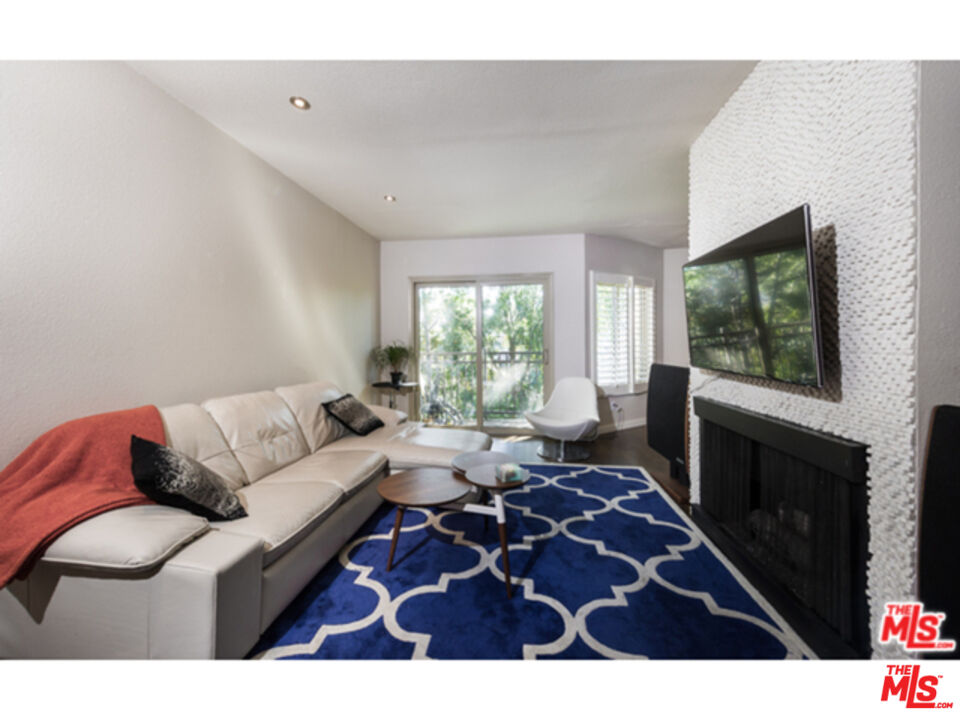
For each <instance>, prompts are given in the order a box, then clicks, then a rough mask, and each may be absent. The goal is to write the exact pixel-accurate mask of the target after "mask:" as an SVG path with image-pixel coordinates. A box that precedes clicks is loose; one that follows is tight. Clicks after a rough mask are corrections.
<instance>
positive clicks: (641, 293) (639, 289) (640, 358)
mask: <svg viewBox="0 0 960 720" xmlns="http://www.w3.org/2000/svg"><path fill="white" fill-rule="evenodd" d="M653 318H654V315H653V284H652V283H650V284H646V283H645V281H642V280H640V279H639V278H635V279H634V281H633V383H634V390H635V391H636V390H638V389H640V388H642V387H644V386H646V384H647V381H648V380H649V379H650V366H651V365H652V364H653V361H654V347H655V344H656V342H655V338H656V335H655V333H654V326H653Z"/></svg>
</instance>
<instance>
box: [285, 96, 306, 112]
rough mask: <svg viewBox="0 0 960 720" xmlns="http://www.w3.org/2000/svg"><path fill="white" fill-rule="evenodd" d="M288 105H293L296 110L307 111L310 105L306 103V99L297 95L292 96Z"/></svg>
mask: <svg viewBox="0 0 960 720" xmlns="http://www.w3.org/2000/svg"><path fill="white" fill-rule="evenodd" d="M290 104H291V105H293V106H294V107H295V108H296V109H297V110H309V109H310V103H308V102H307V99H306V98H302V97H300V96H299V95H294V96H293V97H292V98H290Z"/></svg>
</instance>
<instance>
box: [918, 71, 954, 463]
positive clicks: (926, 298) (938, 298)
mask: <svg viewBox="0 0 960 720" xmlns="http://www.w3.org/2000/svg"><path fill="white" fill-rule="evenodd" d="M958 117H960V63H957V62H922V63H920V117H919V150H920V163H919V201H920V203H919V248H920V260H919V267H918V287H919V298H918V299H919V303H918V315H917V349H918V354H917V408H918V409H917V412H918V418H917V419H918V430H919V436H918V441H917V448H918V449H919V452H918V453H917V471H918V473H922V471H923V463H924V459H925V450H926V447H927V437H928V435H929V431H930V414H931V412H932V411H933V408H934V406H936V405H943V404H946V405H960V291H958V288H960V283H958V278H960V133H958V132H957V118H958Z"/></svg>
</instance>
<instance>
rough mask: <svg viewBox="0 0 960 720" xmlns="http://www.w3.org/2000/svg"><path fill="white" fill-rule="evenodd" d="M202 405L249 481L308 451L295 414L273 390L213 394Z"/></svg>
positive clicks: (267, 473) (287, 463) (288, 462)
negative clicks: (243, 393) (223, 394)
mask: <svg viewBox="0 0 960 720" xmlns="http://www.w3.org/2000/svg"><path fill="white" fill-rule="evenodd" d="M203 409H204V410H206V411H207V412H208V413H210V416H211V417H212V418H213V419H214V420H215V421H216V423H217V425H219V426H220V430H221V431H223V437H224V438H225V439H226V441H227V445H229V446H230V449H231V450H233V454H234V455H236V458H237V460H238V461H239V463H240V465H241V466H242V467H243V471H244V472H245V473H246V475H247V479H248V480H249V481H250V482H252V483H253V482H256V481H257V480H259V479H260V478H262V477H263V476H264V475H269V474H270V473H272V472H274V471H276V470H279V469H280V468H282V467H284V466H285V465H289V464H290V463H292V462H295V461H297V460H299V459H300V458H302V457H304V456H306V455H307V454H308V453H309V450H308V449H307V443H306V442H305V441H304V439H303V435H302V434H301V432H300V426H299V425H297V420H296V418H295V417H294V416H293V413H292V412H291V411H290V408H288V407H287V404H286V403H285V402H284V401H283V399H282V398H281V397H280V396H279V395H277V394H276V393H274V392H270V391H269V390H265V391H263V392H255V393H247V394H245V395H230V396H228V397H222V398H215V399H213V400H207V401H206V402H205V403H203Z"/></svg>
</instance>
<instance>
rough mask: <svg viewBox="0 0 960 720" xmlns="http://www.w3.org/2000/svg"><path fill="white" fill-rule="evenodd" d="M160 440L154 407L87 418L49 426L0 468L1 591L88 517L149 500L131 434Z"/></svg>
mask: <svg viewBox="0 0 960 720" xmlns="http://www.w3.org/2000/svg"><path fill="white" fill-rule="evenodd" d="M131 435H138V436H140V437H142V438H145V439H147V440H152V441H153V442H156V443H161V444H162V443H164V441H165V437H164V431H163V420H161V418H160V411H159V410H157V408H156V407H154V406H153V405H146V406H144V407H140V408H134V409H133V410H120V411H118V412H110V413H104V414H102V415H91V416H90V417H85V418H80V419H79V420H71V421H70V422H67V423H64V424H63V425H59V426H57V427H55V428H53V430H50V431H48V432H46V433H44V434H43V435H41V436H40V437H38V438H37V439H36V440H34V441H33V442H32V443H31V444H30V446H29V447H28V448H27V449H26V450H24V451H23V452H22V453H20V454H19V455H18V456H17V457H16V459H15V460H14V461H13V462H12V463H10V464H9V465H7V467H5V468H4V469H3V470H2V471H0V588H2V587H3V586H4V585H6V584H7V583H8V582H10V580H12V579H13V578H14V577H18V578H24V577H26V576H27V574H28V573H29V572H30V570H31V568H32V567H33V564H34V563H35V562H36V561H37V560H38V559H39V558H40V556H41V555H43V553H44V551H45V550H46V549H47V547H48V546H49V545H50V543H52V542H53V541H54V540H55V539H56V538H57V537H59V536H60V535H61V534H63V533H64V532H66V531H67V530H69V529H70V528H72V527H73V526H74V525H76V524H78V523H80V522H83V521H84V520H86V519H87V518H90V517H93V516H94V515H99V514H100V513H102V512H106V511H107V510H113V509H115V508H119V507H125V506H127V505H145V504H148V503H151V502H152V501H151V500H149V499H148V498H147V497H146V496H145V495H144V494H143V493H141V492H140V491H139V490H137V488H136V486H135V485H134V484H133V474H132V472H131V470H130V466H131V460H130V436H131Z"/></svg>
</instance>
